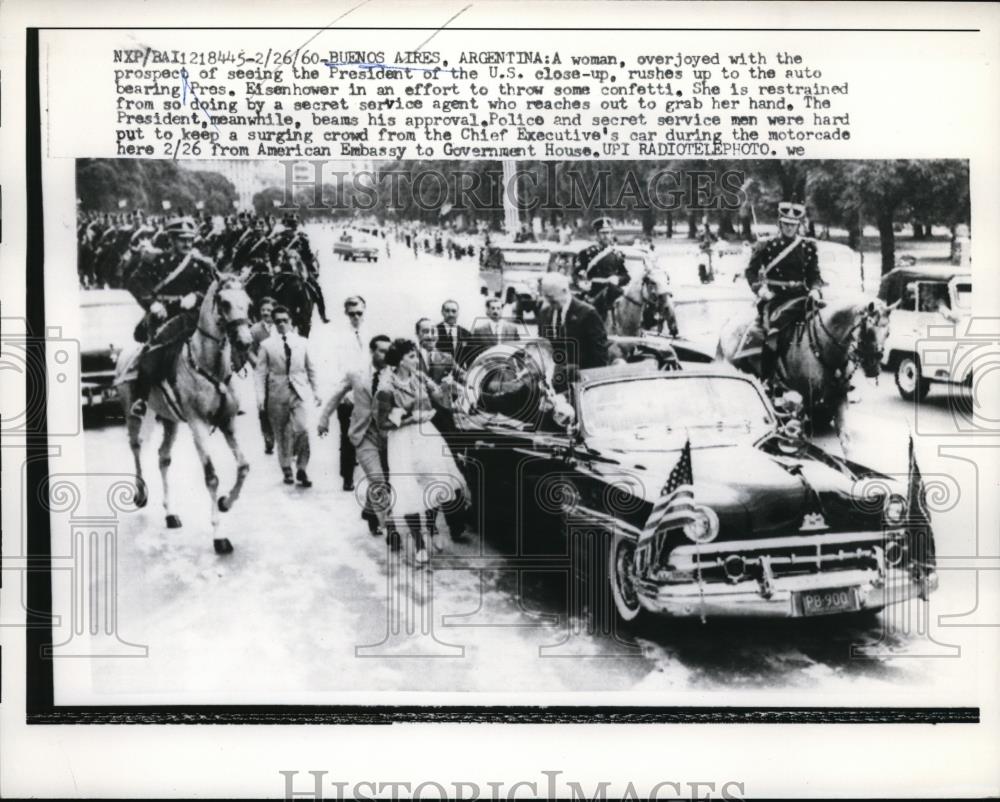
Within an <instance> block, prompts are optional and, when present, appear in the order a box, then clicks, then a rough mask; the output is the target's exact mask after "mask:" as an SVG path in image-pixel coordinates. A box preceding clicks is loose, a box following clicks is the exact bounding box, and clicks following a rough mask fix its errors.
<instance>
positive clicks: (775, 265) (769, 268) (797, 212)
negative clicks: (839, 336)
mask: <svg viewBox="0 0 1000 802" xmlns="http://www.w3.org/2000/svg"><path fill="white" fill-rule="evenodd" d="M805 216H806V209H805V206H803V205H802V204H801V203H795V202H791V201H786V202H783V203H779V204H778V228H779V230H780V234H779V236H778V237H775V238H774V239H770V240H766V241H764V242H762V243H759V244H758V245H757V247H756V248H755V249H754V252H753V255H752V256H751V257H750V265H749V266H748V267H747V269H746V277H747V281H748V282H749V283H750V287H751V289H753V291H754V292H755V293H756V294H757V325H758V326H759V327H760V331H761V333H762V335H763V342H762V343H761V354H760V371H761V379H762V380H763V381H764V382H765V383H767V384H768V385H769V386H770V387H771V389H772V390H773V389H774V387H773V385H774V378H775V377H774V373H775V369H776V367H777V364H778V353H777V347H778V336H779V334H780V332H781V331H782V330H783V329H784V328H786V327H787V326H788V325H790V324H792V323H794V322H795V321H797V320H800V319H801V313H802V308H801V304H800V303H798V301H799V300H800V299H802V298H804V297H807V296H808V297H811V298H813V299H814V300H817V301H818V300H819V299H820V297H821V296H820V287H822V286H823V278H822V276H821V275H820V272H819V257H818V256H817V253H816V243H815V242H814V241H813V240H811V239H806V238H804V237H802V236H800V234H799V230H800V228H801V226H802V222H803V220H804V219H805Z"/></svg>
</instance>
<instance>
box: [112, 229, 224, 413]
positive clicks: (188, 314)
mask: <svg viewBox="0 0 1000 802" xmlns="http://www.w3.org/2000/svg"><path fill="white" fill-rule="evenodd" d="M165 233H166V235H167V237H168V241H167V243H168V244H167V247H166V248H165V249H164V250H162V251H160V250H153V249H150V250H148V251H146V252H145V258H143V259H140V261H139V264H137V265H136V266H135V268H134V269H133V270H132V272H131V274H130V275H129V277H128V280H127V282H126V287H125V288H126V289H127V290H128V291H129V292H131V293H132V295H133V296H135V299H136V300H137V301H138V302H139V304H140V305H141V306H142V308H143V309H145V310H146V315H145V317H144V318H143V319H142V320H141V321H140V322H139V325H137V326H136V327H135V339H136V340H137V341H139V342H141V343H144V345H143V348H142V350H141V351H140V353H139V356H138V371H137V374H138V375H137V377H136V380H135V383H134V387H133V395H134V396H135V401H134V402H133V404H132V408H131V410H130V414H132V415H135V416H137V417H142V416H144V415H145V414H146V399H147V398H148V397H149V391H150V389H151V388H152V386H153V385H154V384H156V383H157V382H159V381H162V380H163V379H164V378H166V377H165V376H164V372H165V371H166V370H167V369H168V366H169V364H170V362H171V357H172V356H174V355H176V353H177V350H178V349H179V347H180V346H181V345H182V344H183V343H184V341H185V340H187V338H188V337H190V336H191V335H192V334H193V333H194V331H195V329H196V328H197V327H198V315H199V312H200V308H201V302H202V300H203V299H204V297H205V293H206V292H207V291H208V287H209V285H210V284H211V283H212V281H213V280H214V279H215V265H214V264H213V263H212V260H211V259H209V258H207V257H206V256H203V255H202V254H201V253H199V252H198V250H196V249H195V248H194V247H192V243H193V242H194V238H195V233H196V232H195V226H194V222H193V221H192V220H191V219H190V218H187V217H177V218H174V219H173V220H171V221H170V222H168V223H167V225H166V226H165Z"/></svg>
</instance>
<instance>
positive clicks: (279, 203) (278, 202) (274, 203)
mask: <svg viewBox="0 0 1000 802" xmlns="http://www.w3.org/2000/svg"><path fill="white" fill-rule="evenodd" d="M271 205H272V206H273V207H274V208H275V209H277V208H278V207H279V206H281V201H280V200H278V199H277V198H275V199H274V200H272V201H271Z"/></svg>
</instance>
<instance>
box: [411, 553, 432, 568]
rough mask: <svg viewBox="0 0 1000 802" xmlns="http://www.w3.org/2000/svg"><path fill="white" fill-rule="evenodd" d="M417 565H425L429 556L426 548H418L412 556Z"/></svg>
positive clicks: (428, 560)
mask: <svg viewBox="0 0 1000 802" xmlns="http://www.w3.org/2000/svg"><path fill="white" fill-rule="evenodd" d="M413 559H414V562H416V564H417V565H427V563H429V562H430V560H431V558H430V557H428V556H427V549H419V550H418V551H417V554H416V556H415V557H414V558H413Z"/></svg>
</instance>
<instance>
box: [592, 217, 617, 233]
mask: <svg viewBox="0 0 1000 802" xmlns="http://www.w3.org/2000/svg"><path fill="white" fill-rule="evenodd" d="M591 227H592V228H593V229H594V233H595V234H600V233H602V232H607V233H609V234H610V233H611V230H612V229H613V228H614V225H613V224H612V221H611V218H610V217H598V218H597V219H596V220H595V221H594V222H593V223H592V224H591Z"/></svg>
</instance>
